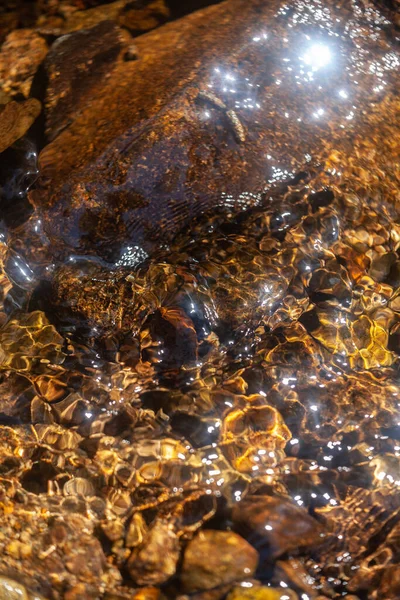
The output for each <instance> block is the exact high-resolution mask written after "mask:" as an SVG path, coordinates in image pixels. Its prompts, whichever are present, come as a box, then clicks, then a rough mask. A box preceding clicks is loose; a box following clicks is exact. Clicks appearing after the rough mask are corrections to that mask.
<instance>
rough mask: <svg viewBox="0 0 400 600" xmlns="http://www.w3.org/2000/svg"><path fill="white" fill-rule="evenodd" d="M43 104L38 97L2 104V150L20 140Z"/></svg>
mask: <svg viewBox="0 0 400 600" xmlns="http://www.w3.org/2000/svg"><path fill="white" fill-rule="evenodd" d="M40 111H41V104H40V102H39V100H36V98H29V100H24V101H23V102H14V101H11V102H8V103H7V104H5V105H0V152H4V150H7V148H9V147H10V146H12V144H14V142H16V141H17V140H19V138H21V137H22V136H23V135H24V134H25V133H26V132H27V131H28V129H29V128H30V127H31V125H32V124H33V123H34V121H36V119H37V117H38V116H39V114H40Z"/></svg>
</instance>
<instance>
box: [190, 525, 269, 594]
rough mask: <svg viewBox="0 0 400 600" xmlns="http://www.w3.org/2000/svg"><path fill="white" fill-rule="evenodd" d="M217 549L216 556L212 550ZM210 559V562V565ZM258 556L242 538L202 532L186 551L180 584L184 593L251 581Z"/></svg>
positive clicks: (230, 534) (213, 532) (210, 531)
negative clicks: (239, 581) (240, 581)
mask: <svg viewBox="0 0 400 600" xmlns="http://www.w3.org/2000/svg"><path fill="white" fill-rule="evenodd" d="M215 548H218V549H219V552H218V554H217V555H216V554H215V553H214V549H215ZM210 556H213V560H212V561H210ZM257 564H258V553H257V551H256V550H255V549H254V548H253V547H252V546H250V544H248V543H247V542H246V541H245V540H244V539H243V538H241V537H240V536H238V535H237V534H235V533H232V532H228V531H212V530H205V531H201V532H200V533H199V534H198V535H197V536H196V537H195V538H193V540H192V541H191V542H189V544H188V546H187V547H186V549H185V553H184V557H183V565H182V583H183V587H184V589H185V591H187V592H196V591H199V590H207V589H212V588H216V587H218V586H221V585H223V584H226V583H231V582H232V581H235V580H240V579H243V578H246V577H252V576H253V575H254V573H255V570H256V568H257Z"/></svg>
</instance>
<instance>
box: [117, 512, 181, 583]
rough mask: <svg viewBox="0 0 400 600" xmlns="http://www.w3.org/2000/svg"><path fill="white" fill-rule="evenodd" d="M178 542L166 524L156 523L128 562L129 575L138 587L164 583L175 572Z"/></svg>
mask: <svg viewBox="0 0 400 600" xmlns="http://www.w3.org/2000/svg"><path fill="white" fill-rule="evenodd" d="M178 558H179V541H178V537H177V535H176V533H175V532H174V530H173V527H172V526H171V525H170V524H169V523H168V522H163V521H156V523H155V524H154V525H153V526H152V527H151V528H150V530H149V532H148V533H147V535H146V536H145V537H144V540H143V542H142V544H141V545H140V546H139V547H138V548H135V549H134V550H133V551H132V553H131V555H130V557H129V560H128V569H129V573H130V575H131V577H132V579H134V580H135V581H136V582H137V583H138V584H139V585H157V584H161V583H165V581H167V580H168V579H169V578H170V577H172V575H174V573H175V571H176V566H177V562H178Z"/></svg>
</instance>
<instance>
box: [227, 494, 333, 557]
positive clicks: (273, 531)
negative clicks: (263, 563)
mask: <svg viewBox="0 0 400 600" xmlns="http://www.w3.org/2000/svg"><path fill="white" fill-rule="evenodd" d="M232 520H233V527H234V529H235V530H236V531H238V532H240V533H241V534H242V535H244V536H245V537H247V538H248V539H251V540H252V541H253V543H254V544H255V545H260V546H267V548H268V551H269V553H270V555H271V557H272V558H277V557H278V556H280V555H282V554H285V553H286V552H290V551H296V550H299V549H300V548H305V547H313V546H318V545H319V544H320V543H321V542H322V541H323V537H321V534H323V528H322V527H321V525H320V524H319V523H318V521H316V520H315V519H313V518H312V517H310V515H309V514H308V513H307V512H306V511H305V510H304V509H302V508H300V507H299V506H297V505H296V504H294V503H293V502H289V501H288V500H286V499H285V498H279V497H278V496H253V497H249V498H245V499H244V500H242V501H241V502H239V503H238V504H236V505H234V508H233V512H232Z"/></svg>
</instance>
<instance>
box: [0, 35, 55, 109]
mask: <svg viewBox="0 0 400 600" xmlns="http://www.w3.org/2000/svg"><path fill="white" fill-rule="evenodd" d="M47 51H48V47H47V43H46V41H45V40H44V38H42V37H41V36H40V35H38V34H37V33H36V32H35V31H34V30H32V29H16V30H15V31H13V32H12V33H10V34H9V35H8V36H7V38H6V40H5V42H4V43H3V45H2V47H1V51H0V86H1V89H2V90H3V92H5V93H6V94H10V95H12V96H14V95H16V94H18V93H21V94H23V95H24V96H25V97H26V98H27V97H28V96H29V93H30V90H31V85H32V81H33V77H34V75H35V73H36V71H37V70H38V67H39V65H40V64H41V63H42V62H43V60H44V59H45V57H46V54H47Z"/></svg>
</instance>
